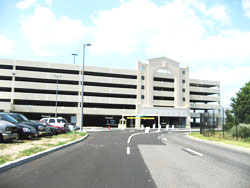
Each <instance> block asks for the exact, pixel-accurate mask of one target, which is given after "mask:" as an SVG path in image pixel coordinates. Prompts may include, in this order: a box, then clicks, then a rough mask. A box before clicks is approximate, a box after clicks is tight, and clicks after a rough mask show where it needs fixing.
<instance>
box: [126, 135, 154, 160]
mask: <svg viewBox="0 0 250 188" xmlns="http://www.w3.org/2000/svg"><path fill="white" fill-rule="evenodd" d="M149 133H159V132H158V131H155V132H149ZM140 134H148V133H145V132H140V133H134V134H131V135H130V136H129V137H128V141H127V143H128V144H129V143H130V141H131V139H132V137H133V136H136V135H140ZM128 148H129V149H128ZM128 151H129V154H130V147H127V154H128ZM129 154H128V155H129Z"/></svg>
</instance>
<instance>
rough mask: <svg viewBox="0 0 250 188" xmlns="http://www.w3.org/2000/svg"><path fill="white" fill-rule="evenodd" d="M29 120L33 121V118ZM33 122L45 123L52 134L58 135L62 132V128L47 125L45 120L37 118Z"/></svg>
mask: <svg viewBox="0 0 250 188" xmlns="http://www.w3.org/2000/svg"><path fill="white" fill-rule="evenodd" d="M31 121H35V120H31ZM35 122H39V123H42V124H43V125H46V126H47V127H48V128H49V129H50V131H51V132H52V134H53V135H58V134H59V133H62V130H60V129H59V128H58V127H56V126H53V125H49V124H48V123H47V122H45V121H39V120H37V121H35Z"/></svg>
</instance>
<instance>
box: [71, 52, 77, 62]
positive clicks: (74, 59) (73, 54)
mask: <svg viewBox="0 0 250 188" xmlns="http://www.w3.org/2000/svg"><path fill="white" fill-rule="evenodd" d="M72 55H73V56H74V61H73V64H75V57H76V56H78V54H72Z"/></svg>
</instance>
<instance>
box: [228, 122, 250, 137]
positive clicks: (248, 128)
mask: <svg viewBox="0 0 250 188" xmlns="http://www.w3.org/2000/svg"><path fill="white" fill-rule="evenodd" d="M231 132H232V136H233V137H236V127H233V128H232V129H231ZM237 132H238V137H241V138H244V139H246V138H250V124H240V125H238V128H237Z"/></svg>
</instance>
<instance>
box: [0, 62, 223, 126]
mask: <svg viewBox="0 0 250 188" xmlns="http://www.w3.org/2000/svg"><path fill="white" fill-rule="evenodd" d="M81 75H82V66H80V65H72V64H61V63H46V62H33V61H23V60H12V59H0V111H6V112H9V111H13V112H20V113H24V114H25V115H27V116H29V117H31V119H40V118H41V117H42V116H54V114H55V110H56V107H55V104H56V103H55V101H56V90H57V88H58V90H57V91H58V95H57V96H58V97H57V104H58V106H57V113H58V114H59V115H60V116H66V117H67V119H68V120H72V121H75V120H76V123H77V124H80V112H81V106H80V104H81V87H82V85H81ZM220 109H221V106H220V82H218V81H208V80H197V79H190V78H189V68H181V67H180V64H179V63H178V62H175V61H173V60H171V59H168V58H155V59H149V60H147V61H146V62H145V63H142V62H140V61H138V62H137V70H128V69H113V68H106V67H105V68H104V67H94V66H85V68H84V121H85V124H86V125H87V126H101V125H99V124H98V123H100V122H102V124H106V123H105V122H107V121H108V120H109V119H112V120H114V121H113V123H114V124H118V121H119V119H121V118H122V117H125V118H128V117H130V118H132V117H134V120H128V126H132V127H134V126H135V127H140V126H141V124H144V123H145V124H150V125H151V124H156V125H157V126H158V125H160V124H164V123H165V124H175V125H176V126H180V127H190V124H191V125H194V126H198V125H199V121H198V120H199V113H202V112H207V111H208V110H216V112H217V115H218V116H219V113H220ZM142 116H143V117H152V119H154V120H152V121H151V122H150V120H143V118H136V117H142ZM145 119H146V118H145ZM85 124H84V125H85ZM103 126H104V125H103Z"/></svg>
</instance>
